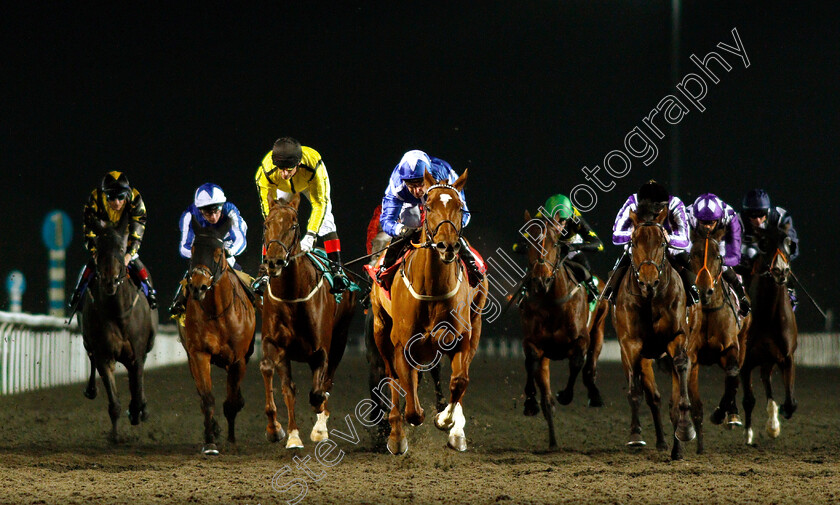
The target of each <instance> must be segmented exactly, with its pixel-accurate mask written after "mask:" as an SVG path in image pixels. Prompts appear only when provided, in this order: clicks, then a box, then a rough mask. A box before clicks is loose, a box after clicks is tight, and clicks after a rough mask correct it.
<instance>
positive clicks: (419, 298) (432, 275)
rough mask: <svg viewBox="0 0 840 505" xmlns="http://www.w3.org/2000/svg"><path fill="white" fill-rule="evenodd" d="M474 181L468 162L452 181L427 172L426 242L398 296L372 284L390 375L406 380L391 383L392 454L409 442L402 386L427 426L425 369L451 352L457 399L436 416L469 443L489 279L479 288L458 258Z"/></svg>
mask: <svg viewBox="0 0 840 505" xmlns="http://www.w3.org/2000/svg"><path fill="white" fill-rule="evenodd" d="M466 182H467V171H466V170H465V171H464V173H463V174H462V175H461V177H459V178H458V180H456V181H455V182H454V183H453V184H452V185H449V184H447V183H446V181H435V180H434V178H432V176H431V175H429V173H428V172H426V174H425V178H424V189H425V197H424V198H425V203H424V207H425V209H426V217H425V219H424V221H423V228H422V232H421V238H420V243H419V244H416V247H417V249H416V250H415V251H414V252H413V253H412V254H411V255H410V256H409V257H408V258H407V259H406V261H404V262H403V264H402V266H401V267H400V269H399V271H398V272H397V274H396V277H395V278H394V282H393V285H392V287H391V297H390V299H389V298H388V297H387V295H386V294H385V293H384V292H383V290H382V288H380V287H379V286H378V285H375V286H374V287H373V289H372V291H371V307H372V309H373V316H374V321H373V323H374V335H375V339H376V346H377V348H378V349H379V352H380V354H381V355H382V358H383V360H384V361H385V370H386V372H387V374H388V376H389V377H390V378H391V379H394V380H395V381H399V385H398V386H397V385H396V384H391V400H392V401H391V406H392V407H391V413H390V416H389V418H388V420H389V422H390V424H391V433H390V435H389V436H388V450H389V451H390V452H391V453H392V454H403V453H405V452H406V451H407V450H408V439H407V438H406V434H405V431H404V430H403V416H402V415H401V414H400V396H401V394H404V395H406V400H405V420H406V421H408V422H409V423H410V424H412V425H414V426H419V425H420V424H422V423H423V421H424V420H425V417H426V415H425V413H424V411H423V408H422V407H421V406H420V400H419V398H418V395H417V384H418V373H419V372H420V371H424V370H428V369H430V368H431V367H432V366H434V365H436V364H437V363H438V362H439V361H440V359H441V358H442V356H444V355H446V356H448V357H449V359H450V361H451V367H452V375H451V377H450V380H449V404H448V405H447V406H446V408H445V409H444V410H443V411H442V412H438V414H437V415H436V416H435V426H436V427H437V428H438V429H441V430H448V431H449V439H448V445H449V447H451V448H453V449H455V450H458V451H464V450H466V448H467V439H466V435H465V433H464V426H465V424H466V418H465V417H464V413H463V407H462V401H463V398H464V394H465V393H466V390H467V385H468V384H469V369H470V363H471V362H472V359H473V357H474V356H475V353H476V350H477V348H478V341H479V338H480V336H481V311H482V310H483V308H484V303H485V302H486V300H487V280H486V278H485V279H484V280H483V282H482V283H481V284H479V285H478V286H476V289H475V290H473V289H471V288H470V286H469V283H468V282H467V279H466V275H465V272H464V268H463V267H462V265H461V262H460V261H459V260H458V254H457V253H458V250H459V248H460V237H461V217H462V214H461V205H462V203H461V198H460V191H461V189H463V187H464V185H465V184H466Z"/></svg>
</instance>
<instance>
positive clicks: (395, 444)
mask: <svg viewBox="0 0 840 505" xmlns="http://www.w3.org/2000/svg"><path fill="white" fill-rule="evenodd" d="M395 352H396V351H395ZM399 352H402V349H399ZM385 370H386V371H387V373H388V376H389V377H391V378H392V380H391V381H389V387H390V389H391V412H390V413H389V414H388V423H389V424H390V425H391V433H389V434H388V443H387V447H388V452H390V453H391V454H393V455H395V456H399V455H400V454H405V453H406V451H408V438H407V437H406V436H405V431H404V430H403V417H402V415H401V414H400V396H401V395H400V392H399V390H398V389H397V388H401V389H402V390H403V393H404V394H405V388H402V387H401V386H400V385H399V381H395V380H393V377H394V376H395V374H394V369H393V368H392V366H391V364H390V363H389V362H387V361H386V362H385ZM406 402H407V399H406Z"/></svg>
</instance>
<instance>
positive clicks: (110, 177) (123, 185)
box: [100, 170, 131, 197]
mask: <svg viewBox="0 0 840 505" xmlns="http://www.w3.org/2000/svg"><path fill="white" fill-rule="evenodd" d="M100 189H101V190H102V192H103V193H105V194H106V195H108V196H120V195H122V196H126V197H127V196H128V195H130V194H131V185H130V184H129V183H128V177H126V176H125V174H124V173H122V172H118V171H116V170H114V171H112V172H108V173H107V174H105V177H103V178H102V184H101V185H100Z"/></svg>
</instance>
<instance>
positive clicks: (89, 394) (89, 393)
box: [83, 387, 96, 400]
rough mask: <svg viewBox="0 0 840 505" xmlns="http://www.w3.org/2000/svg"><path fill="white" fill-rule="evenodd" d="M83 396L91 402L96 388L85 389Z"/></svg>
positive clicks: (94, 396)
mask: <svg viewBox="0 0 840 505" xmlns="http://www.w3.org/2000/svg"><path fill="white" fill-rule="evenodd" d="M83 394H84V395H85V398H87V399H89V400H93V399H94V398H96V388H95V387H93V388H86V389H85V391H84V393H83Z"/></svg>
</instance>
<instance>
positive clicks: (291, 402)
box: [277, 348, 303, 449]
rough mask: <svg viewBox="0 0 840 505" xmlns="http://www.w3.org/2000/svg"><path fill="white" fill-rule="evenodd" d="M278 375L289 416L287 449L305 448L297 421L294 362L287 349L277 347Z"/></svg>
mask: <svg viewBox="0 0 840 505" xmlns="http://www.w3.org/2000/svg"><path fill="white" fill-rule="evenodd" d="M277 357H278V361H277V375H279V376H280V391H281V392H282V393H283V402H284V403H285V404H286V412H287V413H288V416H289V421H288V423H289V424H288V428H289V429H288V431H289V436H288V438H287V439H286V449H303V441H302V440H301V439H300V432H299V431H298V426H297V421H295V393H297V387H295V383H294V381H292V364H291V362H290V360H289V357H288V355H287V354H286V350H285V349H279V348H278V349H277Z"/></svg>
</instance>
